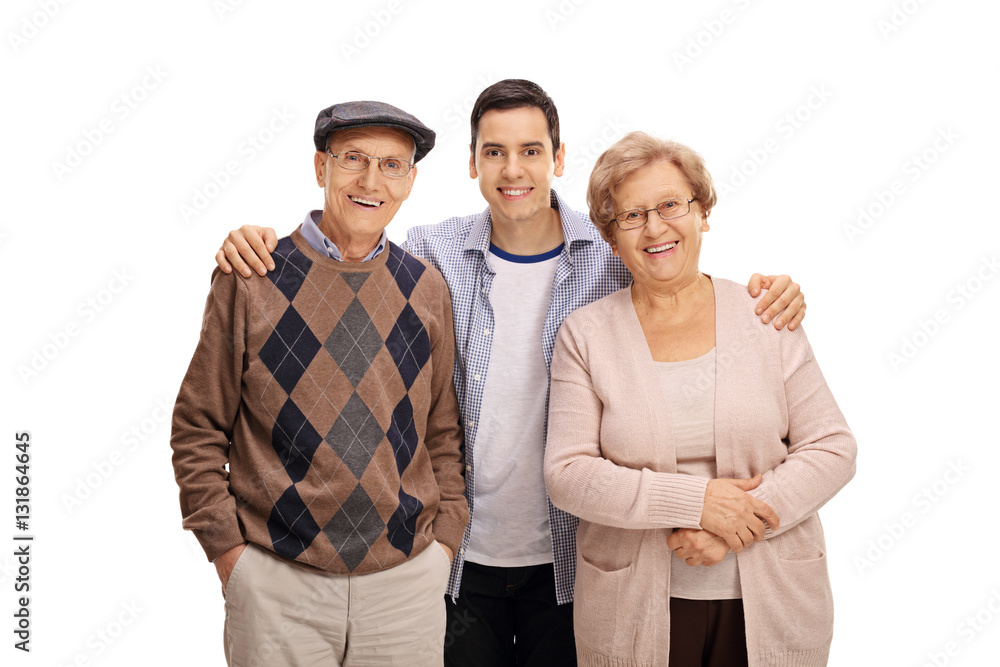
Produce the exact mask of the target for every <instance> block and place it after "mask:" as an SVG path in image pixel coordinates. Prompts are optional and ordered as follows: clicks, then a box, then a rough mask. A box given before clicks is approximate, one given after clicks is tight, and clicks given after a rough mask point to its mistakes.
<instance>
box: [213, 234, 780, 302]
mask: <svg viewBox="0 0 1000 667" xmlns="http://www.w3.org/2000/svg"><path fill="white" fill-rule="evenodd" d="M277 246H278V235H277V234H275V233H274V230H273V229H271V228H270V227H258V226H257V225H243V226H242V227H240V228H239V229H234V230H233V231H231V232H229V236H227V237H226V240H225V242H224V243H223V244H222V247H221V248H219V252H217V253H215V261H216V262H217V263H218V265H219V268H220V269H222V272H223V273H232V272H233V269H234V268H235V269H236V270H237V271H239V272H240V273H241V274H242V275H243V277H244V278H249V277H250V275H251V274H250V269H253V270H254V271H256V272H257V273H259V274H260V275H262V276H263V275H266V274H267V272H268V271H273V270H274V260H272V259H271V252H272V251H273V250H274V249H275V248H276V247H277ZM796 287H797V285H796Z"/></svg>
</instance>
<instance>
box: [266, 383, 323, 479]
mask: <svg viewBox="0 0 1000 667" xmlns="http://www.w3.org/2000/svg"><path fill="white" fill-rule="evenodd" d="M321 442H323V438H322V437H320V434H319V433H317V432H316V429H314V428H313V427H312V424H310V423H309V420H308V419H306V416H305V415H304V414H302V412H301V411H300V410H299V408H298V406H297V405H295V403H294V402H293V401H292V400H291V399H289V400H288V401H286V402H285V405H284V406H283V407H282V408H281V412H279V413H278V417H277V419H275V421H274V428H273V429H272V430H271V446H272V447H274V451H275V452H277V454H278V458H279V459H280V460H281V465H282V466H284V468H285V472H286V473H288V477H289V478H290V479H291V480H292V483H293V484H294V483H295V482H301V481H302V480H303V479H304V478H305V476H306V472H308V471H309V464H310V463H311V462H312V458H313V454H315V453H316V448H317V447H319V444H320V443H321Z"/></svg>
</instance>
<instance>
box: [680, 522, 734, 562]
mask: <svg viewBox="0 0 1000 667" xmlns="http://www.w3.org/2000/svg"><path fill="white" fill-rule="evenodd" d="M667 547H669V548H670V550H671V551H673V552H674V555H675V556H677V557H678V558H680V559H681V560H683V561H684V562H685V563H687V564H688V565H691V566H694V565H704V566H706V567H711V566H712V565H715V564H716V563H719V562H720V561H722V559H723V558H725V557H726V554H727V553H729V545H728V544H726V541H725V540H724V539H722V538H721V537H719V536H718V535H713V534H712V533H710V532H708V531H707V530H695V529H693V528H678V529H677V530H675V531H674V532H672V533H670V535H668V536H667Z"/></svg>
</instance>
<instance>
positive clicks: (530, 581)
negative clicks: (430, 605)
mask: <svg viewBox="0 0 1000 667" xmlns="http://www.w3.org/2000/svg"><path fill="white" fill-rule="evenodd" d="M445 607H447V609H448V628H447V630H446V632H445V635H444V664H445V665H446V666H447V667H507V666H508V665H519V666H526V667H536V666H537V667H556V666H559V665H566V667H574V666H575V665H576V645H575V643H574V642H573V605H572V604H561V605H560V604H556V583H555V571H554V570H553V567H552V564H551V563H549V564H547V565H534V566H531V567H490V566H487V565H477V564H476V563H470V562H468V561H466V563H465V567H464V569H463V572H462V587H461V589H460V590H459V594H458V599H457V600H456V601H455V603H452V600H451V597H450V596H445Z"/></svg>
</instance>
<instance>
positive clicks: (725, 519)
mask: <svg viewBox="0 0 1000 667" xmlns="http://www.w3.org/2000/svg"><path fill="white" fill-rule="evenodd" d="M760 480H761V476H760V475H756V476H754V477H752V478H751V479H713V480H712V481H710V482H709V483H708V487H707V488H706V489H705V505H704V507H703V509H702V513H701V529H700V530H698V529H692V528H681V529H678V530H676V531H674V532H673V533H671V534H670V535H669V536H667V547H668V548H670V550H672V551H673V552H674V554H675V555H676V556H677V557H678V558H680V559H682V560H684V561H685V562H686V563H687V564H688V565H706V566H711V565H715V564H716V563H718V562H719V561H721V560H722V559H723V558H724V557H725V555H726V554H727V553H729V550H730V549H732V550H733V551H734V552H735V553H740V552H741V551H743V549H745V548H746V547H747V546H749V545H750V544H752V543H753V542H755V541H756V542H759V541H761V540H763V539H764V531H765V530H766V529H767V527H768V526H770V527H771V530H777V529H778V525H779V521H778V515H777V514H776V513H775V511H774V510H773V509H771V506H770V505H768V504H767V503H765V502H764V501H762V500H759V499H757V498H754V497H753V496H751V495H750V494H749V493H747V491H751V490H752V489H755V488H757V485H758V484H760ZM765 522H766V523H765Z"/></svg>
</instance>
